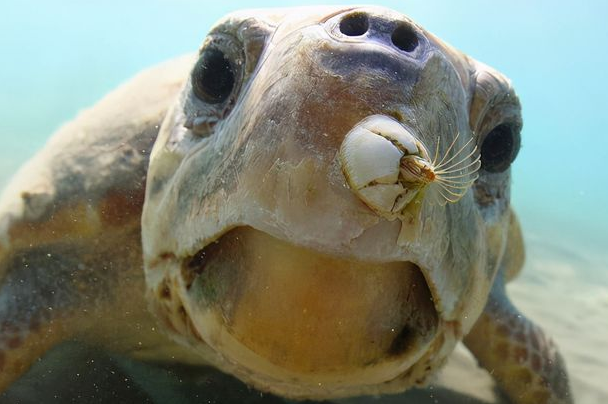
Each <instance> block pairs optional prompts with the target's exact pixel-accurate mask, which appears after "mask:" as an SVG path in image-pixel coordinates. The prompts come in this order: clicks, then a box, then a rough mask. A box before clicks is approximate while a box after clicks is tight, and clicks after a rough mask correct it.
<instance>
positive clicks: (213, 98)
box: [192, 47, 235, 104]
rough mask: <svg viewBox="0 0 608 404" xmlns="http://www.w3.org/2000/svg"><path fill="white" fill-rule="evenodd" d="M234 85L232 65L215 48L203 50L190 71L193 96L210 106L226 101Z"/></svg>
mask: <svg viewBox="0 0 608 404" xmlns="http://www.w3.org/2000/svg"><path fill="white" fill-rule="evenodd" d="M234 85H235V74H234V69H233V66H232V63H230V60H229V59H228V58H227V57H226V55H225V54H224V52H222V51H221V50H220V49H218V48H215V47H208V48H207V49H205V50H204V51H203V52H202V53H201V55H200V57H199V59H198V61H197V62H196V65H195V66H194V69H193V70H192V89H193V91H194V94H195V95H196V96H197V97H198V98H199V99H201V100H202V101H206V102H208V103H210V104H219V103H221V102H224V101H226V99H227V98H228V97H229V96H230V94H231V93H232V90H233V88H234Z"/></svg>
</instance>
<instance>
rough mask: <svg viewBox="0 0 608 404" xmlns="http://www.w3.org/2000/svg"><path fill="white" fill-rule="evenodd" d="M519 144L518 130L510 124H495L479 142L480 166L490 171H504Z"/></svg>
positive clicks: (515, 153)
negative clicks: (480, 142) (481, 141)
mask: <svg viewBox="0 0 608 404" xmlns="http://www.w3.org/2000/svg"><path fill="white" fill-rule="evenodd" d="M519 145H520V136H519V131H518V130H515V128H514V127H513V126H512V125H509V124H504V123H503V124H500V125H498V126H496V127H495V128H494V129H492V130H491V131H490V132H489V133H488V134H487V135H486V137H485V139H484V140H483V143H482V144H481V168H482V169H484V170H486V171H489V172H492V173H499V172H503V171H505V170H506V169H507V168H509V166H510V165H511V163H512V162H513V160H515V157H516V156H517V152H518V151H519Z"/></svg>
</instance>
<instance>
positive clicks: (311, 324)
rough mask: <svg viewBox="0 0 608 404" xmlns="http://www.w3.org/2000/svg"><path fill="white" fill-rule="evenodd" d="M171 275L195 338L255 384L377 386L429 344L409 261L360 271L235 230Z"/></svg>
mask: <svg viewBox="0 0 608 404" xmlns="http://www.w3.org/2000/svg"><path fill="white" fill-rule="evenodd" d="M181 271H182V279H183V281H184V282H183V285H184V287H185V293H186V295H187V297H186V299H184V304H185V306H186V311H187V312H188V315H189V316H190V318H191V320H192V323H193V326H194V327H195V328H196V331H197V332H198V334H200V337H201V338H202V339H203V340H204V342H205V343H206V344H207V345H209V346H211V347H212V348H213V349H214V350H215V351H217V352H218V353H220V354H221V356H222V357H224V358H225V359H226V360H228V362H230V363H233V364H236V365H237V366H238V367H240V368H243V369H246V373H248V374H252V373H253V374H254V375H256V376H254V379H256V380H263V382H262V383H261V384H266V385H271V384H272V385H274V384H276V383H277V381H279V382H281V383H283V384H292V383H293V384H297V385H298V386H299V387H301V386H302V385H307V384H309V385H311V386H313V385H314V386H317V385H319V386H320V385H321V384H325V385H326V386H332V385H333V386H336V387H339V386H344V387H346V386H347V385H351V384H365V385H371V384H377V383H383V382H387V381H389V380H392V379H394V378H396V377H398V376H399V375H401V374H403V373H404V372H406V371H407V370H408V369H409V368H410V367H412V366H413V365H414V364H415V363H416V362H417V361H418V360H419V359H420V358H421V357H422V356H423V355H424V354H425V353H427V352H428V351H429V349H430V346H431V345H432V343H433V341H434V340H435V339H436V337H437V335H438V329H439V323H440V320H439V315H438V313H437V311H436V309H435V306H434V304H433V297H432V294H431V291H430V290H429V286H428V284H427V282H426V280H425V277H424V274H423V271H422V270H421V268H420V267H419V266H418V265H416V264H414V263H412V262H407V261H406V262H380V261H379V262H362V261H357V260H352V259H347V258H343V257H340V256H335V255H331V254H327V253H323V252H319V251H315V250H311V249H309V248H305V247H300V246H297V245H294V244H291V243H288V242H286V241H283V240H281V239H278V238H276V237H273V236H270V235H268V234H267V233H264V232H262V231H259V230H256V229H253V228H251V227H237V228H234V229H232V230H229V231H228V232H226V233H224V235H223V236H221V237H220V238H219V239H218V240H217V241H215V242H213V243H211V244H209V245H207V246H205V247H204V248H202V249H201V250H199V251H198V252H197V253H196V254H194V255H192V256H189V257H187V258H185V259H184V260H183V261H182V264H181ZM258 384H260V383H258Z"/></svg>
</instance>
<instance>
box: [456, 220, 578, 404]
mask: <svg viewBox="0 0 608 404" xmlns="http://www.w3.org/2000/svg"><path fill="white" fill-rule="evenodd" d="M510 224H511V225H510V229H509V238H508V242H507V247H506V251H505V256H504V258H503V261H502V266H501V269H500V271H499V273H498V274H497V276H496V279H495V281H494V284H493V286H492V290H491V292H490V295H489V297H488V301H487V303H486V306H485V308H484V311H483V313H482V314H481V316H480V317H479V319H478V320H477V322H476V323H475V325H474V326H473V328H472V330H471V331H470V333H469V334H468V335H467V336H466V337H465V338H464V343H465V345H466V346H467V347H468V348H469V350H470V351H471V352H472V353H473V355H474V356H475V357H476V358H477V360H478V362H479V363H480V364H481V366H483V367H484V368H485V369H487V370H488V372H490V374H491V375H492V376H493V377H494V378H495V379H496V381H497V383H498V385H499V386H500V387H501V389H502V390H503V391H504V392H505V393H506V394H507V396H508V397H509V398H510V400H511V401H512V402H513V403H514V404H543V403H552V404H553V403H555V404H566V403H572V402H573V400H572V394H571V392H570V386H569V382H568V375H567V373H566V367H565V364H564V361H563V359H562V357H561V355H560V354H559V352H558V351H557V347H556V346H555V344H554V343H553V341H552V340H551V339H550V338H549V337H548V336H547V335H545V333H544V331H543V330H542V329H541V328H540V327H539V326H538V325H536V324H534V323H533V322H532V321H530V320H529V319H527V318H526V317H525V316H524V315H523V314H521V313H520V312H519V311H518V310H517V308H516V307H515V306H513V304H512V303H511V301H510V300H509V298H508V296H507V295H506V291H505V278H506V279H511V278H512V277H513V276H514V275H515V274H516V273H517V272H518V271H519V269H520V268H521V266H522V264H523V244H522V238H521V231H520V229H519V225H518V223H517V219H516V218H515V216H514V215H513V214H511V223H510Z"/></svg>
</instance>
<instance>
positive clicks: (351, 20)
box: [340, 13, 369, 36]
mask: <svg viewBox="0 0 608 404" xmlns="http://www.w3.org/2000/svg"><path fill="white" fill-rule="evenodd" d="M368 29H369V20H368V18H367V14H364V13H353V14H349V15H347V16H345V17H344V18H343V19H342V21H340V32H341V33H343V34H344V35H346V36H361V35H363V34H365V33H366V32H367V30H368Z"/></svg>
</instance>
